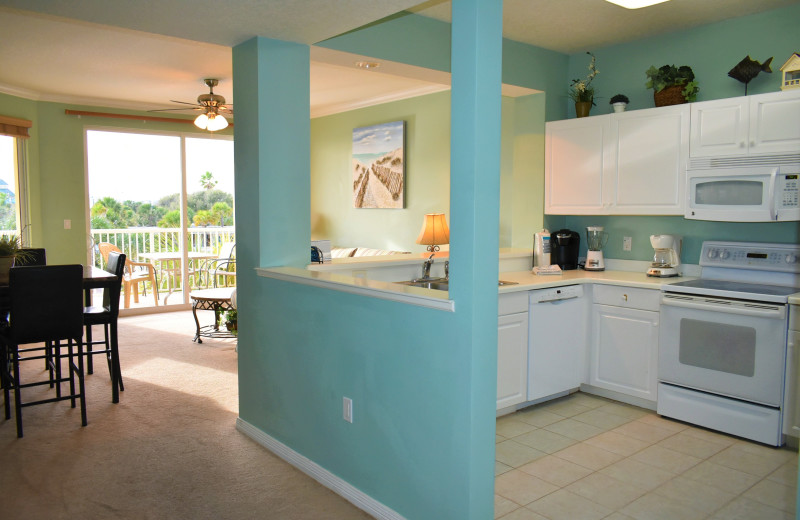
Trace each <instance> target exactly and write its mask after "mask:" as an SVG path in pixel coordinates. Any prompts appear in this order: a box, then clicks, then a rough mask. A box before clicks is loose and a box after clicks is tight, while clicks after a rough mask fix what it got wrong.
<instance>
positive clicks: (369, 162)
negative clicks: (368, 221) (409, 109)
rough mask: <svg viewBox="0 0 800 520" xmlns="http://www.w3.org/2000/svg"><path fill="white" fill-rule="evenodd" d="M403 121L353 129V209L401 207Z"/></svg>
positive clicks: (402, 205) (402, 204)
mask: <svg viewBox="0 0 800 520" xmlns="http://www.w3.org/2000/svg"><path fill="white" fill-rule="evenodd" d="M404 144H405V121H394V122H392V123H383V124H380V125H374V126H366V127H362V128H356V129H354V130H353V162H352V170H353V207H356V208H403V207H404V205H405V200H404V196H403V190H404V186H405V160H404V156H403V150H404Z"/></svg>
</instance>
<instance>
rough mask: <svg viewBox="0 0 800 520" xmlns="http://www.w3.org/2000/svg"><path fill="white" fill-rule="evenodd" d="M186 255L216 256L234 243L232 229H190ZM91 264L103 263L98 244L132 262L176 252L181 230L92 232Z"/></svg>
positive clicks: (147, 229)
mask: <svg viewBox="0 0 800 520" xmlns="http://www.w3.org/2000/svg"><path fill="white" fill-rule="evenodd" d="M188 231H189V237H188V238H189V244H188V247H189V251H197V252H201V253H217V252H219V250H220V248H221V247H222V244H224V243H225V242H234V241H235V240H236V234H235V231H234V227H233V226H224V227H223V226H215V227H212V226H209V227H196V228H189V230H188ZM91 237H92V246H93V247H92V264H93V265H96V266H98V267H100V266H101V262H102V259H101V258H100V252H99V251H98V249H97V244H99V243H100V242H109V243H111V244H114V245H115V246H117V247H118V248H120V249H121V250H122V252H123V253H125V254H126V255H127V256H128V258H131V259H133V260H134V261H137V262H138V261H141V259H140V257H139V253H158V252H175V251H178V250H179V245H180V238H179V237H180V229H178V228H160V227H147V228H128V229H93V230H92V231H91Z"/></svg>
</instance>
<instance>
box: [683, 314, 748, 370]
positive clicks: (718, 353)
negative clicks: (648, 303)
mask: <svg viewBox="0 0 800 520" xmlns="http://www.w3.org/2000/svg"><path fill="white" fill-rule="evenodd" d="M680 331H681V332H680V343H679V347H678V348H679V352H678V360H679V361H680V363H681V364H682V365H691V366H695V367H700V368H706V369H708V370H714V371H717V372H725V373H728V374H735V375H737V376H745V377H753V375H754V374H755V371H756V329H754V328H753V327H743V326H739V325H729V324H724V323H716V322H710V321H701V320H693V319H689V318H683V319H682V320H681V326H680Z"/></svg>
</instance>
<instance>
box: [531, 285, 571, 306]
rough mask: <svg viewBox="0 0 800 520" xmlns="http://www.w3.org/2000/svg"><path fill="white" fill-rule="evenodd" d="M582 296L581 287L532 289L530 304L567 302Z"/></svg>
mask: <svg viewBox="0 0 800 520" xmlns="http://www.w3.org/2000/svg"><path fill="white" fill-rule="evenodd" d="M581 296H583V285H564V286H562V287H550V288H548V289H534V290H533V291H531V292H530V298H531V303H546V302H553V301H559V300H569V299H572V298H580V297H581Z"/></svg>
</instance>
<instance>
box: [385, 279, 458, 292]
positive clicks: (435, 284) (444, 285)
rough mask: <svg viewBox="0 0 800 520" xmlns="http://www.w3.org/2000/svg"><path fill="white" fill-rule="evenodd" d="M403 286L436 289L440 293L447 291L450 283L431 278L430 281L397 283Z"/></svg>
mask: <svg viewBox="0 0 800 520" xmlns="http://www.w3.org/2000/svg"><path fill="white" fill-rule="evenodd" d="M395 283H399V284H401V285H410V286H412V287H422V288H423V289H436V290H438V291H447V290H448V286H449V284H448V282H447V280H446V279H444V278H431V279H430V280H409V281H407V282H395Z"/></svg>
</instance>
